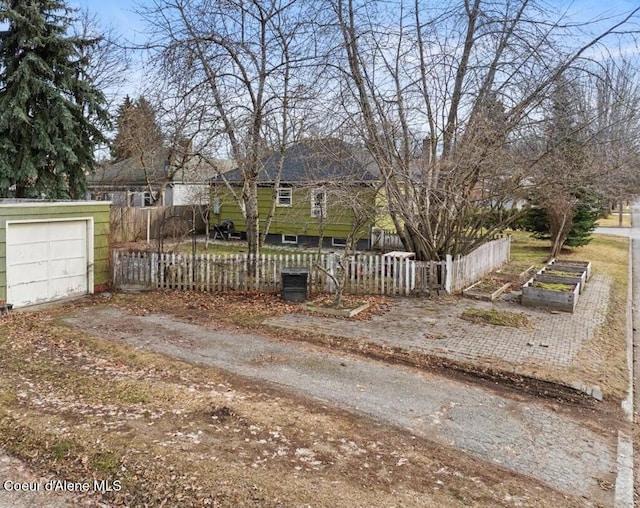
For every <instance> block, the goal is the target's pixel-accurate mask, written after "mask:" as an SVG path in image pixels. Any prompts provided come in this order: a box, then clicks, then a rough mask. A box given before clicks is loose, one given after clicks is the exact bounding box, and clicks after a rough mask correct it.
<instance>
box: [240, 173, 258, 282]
mask: <svg viewBox="0 0 640 508" xmlns="http://www.w3.org/2000/svg"><path fill="white" fill-rule="evenodd" d="M243 199H244V204H245V209H246V223H247V249H248V251H249V259H250V260H251V261H250V263H249V265H248V266H247V270H248V274H249V276H255V273H256V267H257V261H258V256H259V255H260V216H259V212H258V182H257V180H256V179H255V178H254V179H252V180H250V181H249V180H248V181H247V182H246V184H245V190H244V193H243Z"/></svg>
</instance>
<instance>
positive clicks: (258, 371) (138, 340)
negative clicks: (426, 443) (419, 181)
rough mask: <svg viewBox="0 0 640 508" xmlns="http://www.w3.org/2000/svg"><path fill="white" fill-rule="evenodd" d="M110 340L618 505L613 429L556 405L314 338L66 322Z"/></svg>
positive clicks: (123, 318) (105, 315)
mask: <svg viewBox="0 0 640 508" xmlns="http://www.w3.org/2000/svg"><path fill="white" fill-rule="evenodd" d="M66 321H67V322H68V323H69V324H71V325H73V326H74V327H76V328H79V329H82V330H83V331H85V332H87V333H89V334H91V335H93V336H96V337H101V338H105V339H111V340H120V341H124V342H126V343H128V344H131V345H133V346H136V347H139V348H143V349H147V350H152V351H155V352H159V353H163V354H166V355H169V356H172V357H176V358H180V359H183V360H186V361H189V362H196V363H200V364H205V365H210V366H214V367H218V368H221V369H224V370H227V371H229V372H233V373H235V374H240V375H243V376H247V377H249V378H252V379H255V380H259V381H264V382H269V383H273V384H276V385H278V386H281V387H284V388H285V389H288V390H292V391H295V392H296V393H297V394H302V395H305V396H307V397H310V398H313V399H319V400H322V401H326V402H327V403H328V404H332V405H335V406H338V407H342V408H344V409H347V410H350V411H355V412H358V413H361V414H365V415H368V416H370V417H371V418H372V419H374V420H375V421H378V422H382V423H386V424H390V425H393V426H397V427H401V428H404V429H407V430H408V431H410V432H412V433H414V434H415V435H417V436H421V437H424V438H427V439H430V440H432V441H435V442H437V443H440V444H444V445H448V446H451V447H453V448H455V449H457V450H459V451H461V452H465V453H468V454H470V455H472V456H475V457H477V458H480V459H482V460H484V461H487V462H491V463H494V464H499V465H501V466H503V467H505V468H507V469H509V470H511V471H514V472H517V473H521V474H524V475H527V476H530V477H533V478H536V479H538V480H541V481H543V482H545V483H546V484H548V485H550V486H551V487H553V488H554V489H557V490H559V491H561V492H564V493H567V494H571V495H577V496H581V497H583V498H584V501H585V504H587V505H589V504H594V503H598V504H603V505H612V504H613V490H612V488H611V487H612V485H613V484H614V483H615V472H616V456H615V443H616V435H615V433H606V432H604V431H602V432H601V431H595V430H593V428H590V427H587V426H583V425H581V423H580V422H579V421H577V420H575V419H573V418H572V417H571V416H570V415H568V414H564V412H562V411H557V410H556V409H557V408H554V407H553V405H552V404H548V403H545V402H543V401H537V400H535V399H531V398H525V397H519V396H517V395H515V394H514V395H513V396H508V395H505V394H504V393H503V392H499V391H494V390H492V389H490V388H488V387H481V386H476V385H472V384H469V383H463V382H460V381H456V380H454V379H450V378H445V377H440V376H437V375H434V374H432V373H429V372H425V371H420V370H417V369H411V368H404V367H400V366H397V365H388V364H385V363H383V362H376V361H370V360H367V359H364V358H360V357H355V356H349V355H346V354H344V353H336V352H331V351H328V350H325V349H320V348H315V347H313V346H311V345H308V344H302V343H295V344H294V343H290V342H286V341H281V342H278V341H273V340H270V339H267V338H265V337H261V336H258V335H247V334H235V333H231V332H229V331H220V330H213V329H209V328H206V327H203V326H198V325H194V324H189V323H184V322H180V321H177V320H176V319H173V318H171V317H169V316H166V315H146V316H138V315H133V314H129V313H127V312H126V311H124V310H121V309H115V308H109V307H105V308H91V309H84V310H80V311H79V312H78V313H77V314H76V315H74V316H72V317H70V318H68V319H67V320H66Z"/></svg>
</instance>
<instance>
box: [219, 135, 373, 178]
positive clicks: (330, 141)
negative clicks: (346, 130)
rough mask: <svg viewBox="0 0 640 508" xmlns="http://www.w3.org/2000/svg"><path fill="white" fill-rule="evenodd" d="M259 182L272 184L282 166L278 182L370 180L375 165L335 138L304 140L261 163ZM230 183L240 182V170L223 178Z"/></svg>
mask: <svg viewBox="0 0 640 508" xmlns="http://www.w3.org/2000/svg"><path fill="white" fill-rule="evenodd" d="M260 164H261V168H260V171H259V173H258V182H262V183H268V182H274V181H275V179H276V175H277V172H278V169H279V167H280V165H282V173H281V177H280V181H281V182H321V181H324V182H326V181H336V180H349V181H354V182H358V181H361V182H362V181H372V180H377V179H378V176H379V171H378V167H377V165H376V164H375V163H374V162H373V160H372V159H371V157H370V156H369V155H368V154H367V153H366V151H365V150H363V149H361V148H358V147H355V146H353V145H350V144H348V143H345V142H344V141H341V140H339V139H335V138H324V139H314V140H305V141H300V142H299V143H296V144H294V145H292V146H290V147H289V148H287V149H286V150H285V153H284V159H283V157H282V154H280V153H279V152H274V153H272V154H271V155H269V156H267V157H265V158H263V159H262V160H261V161H260ZM225 178H226V179H227V180H228V181H230V182H239V181H242V173H241V171H240V169H235V170H233V171H230V172H229V173H227V174H226V175H225Z"/></svg>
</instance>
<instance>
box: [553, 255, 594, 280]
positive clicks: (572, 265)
mask: <svg viewBox="0 0 640 508" xmlns="http://www.w3.org/2000/svg"><path fill="white" fill-rule="evenodd" d="M547 268H553V269H554V270H563V271H567V272H575V271H582V272H587V278H586V280H589V279H590V278H591V261H574V260H572V259H552V260H551V261H549V263H548V264H547Z"/></svg>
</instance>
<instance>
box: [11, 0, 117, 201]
mask: <svg viewBox="0 0 640 508" xmlns="http://www.w3.org/2000/svg"><path fill="white" fill-rule="evenodd" d="M72 13H73V11H72V10H71V9H70V8H69V7H68V6H67V5H65V3H64V2H63V1H62V0H0V23H2V24H3V25H4V26H6V29H5V30H2V31H0V196H5V197H6V196H9V195H10V193H11V191H12V190H13V193H14V195H15V196H16V197H20V198H23V197H38V198H40V197H45V198H79V197H82V195H83V194H84V191H85V188H86V174H87V173H88V172H91V171H92V170H93V168H94V164H95V158H94V148H95V146H96V145H97V144H99V143H103V142H104V141H105V138H104V136H103V135H102V132H101V128H103V127H106V126H107V125H108V115H107V112H106V110H105V108H104V104H105V99H104V95H103V94H102V92H101V91H100V90H98V89H97V88H96V87H95V86H94V85H93V84H92V82H91V79H90V77H89V76H87V74H86V70H87V68H88V62H87V60H86V58H85V57H82V56H81V55H82V54H85V52H83V51H82V49H83V48H86V47H87V45H90V44H93V43H95V41H90V40H86V39H81V38H78V37H70V36H68V35H67V34H68V33H69V28H70V26H71V25H72V23H73V22H74V19H73V17H72V16H71V15H72ZM14 189H15V190H14Z"/></svg>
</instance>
